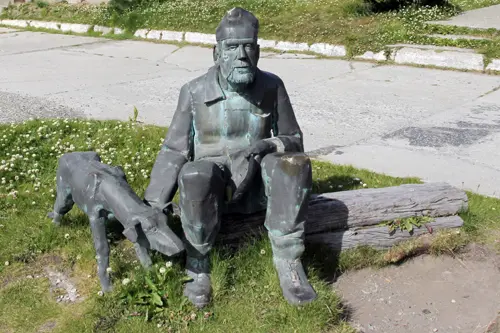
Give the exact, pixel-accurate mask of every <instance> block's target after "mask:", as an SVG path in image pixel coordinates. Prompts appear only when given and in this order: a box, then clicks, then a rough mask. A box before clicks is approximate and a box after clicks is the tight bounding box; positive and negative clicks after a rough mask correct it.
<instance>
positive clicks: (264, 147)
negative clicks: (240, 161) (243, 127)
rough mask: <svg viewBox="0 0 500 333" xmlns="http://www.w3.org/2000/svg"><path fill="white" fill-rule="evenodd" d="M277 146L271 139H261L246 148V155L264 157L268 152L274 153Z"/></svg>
mask: <svg viewBox="0 0 500 333" xmlns="http://www.w3.org/2000/svg"><path fill="white" fill-rule="evenodd" d="M275 150H276V147H275V146H274V145H273V144H272V143H271V142H269V141H266V140H259V141H257V142H255V143H254V144H252V145H251V146H250V147H248V148H247V149H246V150H245V157H246V158H250V157H253V156H260V158H263V157H264V156H266V155H267V154H270V153H274V151H275Z"/></svg>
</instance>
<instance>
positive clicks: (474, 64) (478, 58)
mask: <svg viewBox="0 0 500 333" xmlns="http://www.w3.org/2000/svg"><path fill="white" fill-rule="evenodd" d="M394 61H395V62H396V63H398V64H416V65H427V66H436V67H448V68H455V69H467V70H479V71H482V70H483V66H484V65H483V56H482V55H480V54H477V53H475V52H473V51H472V52H466V51H465V50H464V51H451V50H443V51H442V50H439V49H419V48H410V47H403V48H402V49H400V50H398V51H396V55H395V57H394Z"/></svg>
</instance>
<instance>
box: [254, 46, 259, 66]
mask: <svg viewBox="0 0 500 333" xmlns="http://www.w3.org/2000/svg"><path fill="white" fill-rule="evenodd" d="M255 57H256V59H257V62H259V59H260V45H259V44H257V48H256V49H255Z"/></svg>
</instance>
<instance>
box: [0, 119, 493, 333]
mask: <svg viewBox="0 0 500 333" xmlns="http://www.w3.org/2000/svg"><path fill="white" fill-rule="evenodd" d="M166 132H167V129H166V128H164V127H157V126H148V125H143V124H139V123H137V122H135V121H134V120H133V117H132V119H131V121H129V122H119V121H87V120H67V119H54V120H52V119H50V120H49V119H47V120H30V121H26V122H23V123H16V124H2V125H0V248H1V249H2V251H0V263H1V265H0V323H1V324H0V330H5V331H7V332H9V330H13V331H19V332H36V331H37V330H41V328H43V327H50V328H51V329H52V332H75V333H78V332H129V331H134V332H157V331H158V326H160V327H162V328H163V329H165V331H167V332H168V328H170V329H171V331H173V332H184V331H189V332H201V331H205V332H206V331H209V332H227V331H231V332H233V331H234V332H290V331H292V332H293V331H297V332H307V331H311V332H320V331H321V332H324V331H328V332H343V333H347V332H353V331H352V329H351V328H350V327H349V326H348V325H347V324H345V323H344V322H343V321H342V318H343V313H342V305H341V300H340V299H339V297H338V296H337V295H336V294H335V293H334V292H333V291H332V289H331V288H330V286H329V284H328V281H329V280H331V279H332V277H333V276H335V274H338V273H339V272H343V271H346V270H352V269H360V268H363V267H367V266H383V265H387V264H388V263H389V261H388V260H387V259H386V258H385V255H386V253H387V251H376V250H373V249H371V248H368V247H360V248H358V249H353V250H349V251H345V252H343V253H342V254H341V255H340V256H339V255H338V254H333V253H331V251H328V250H325V249H323V250H322V249H313V248H310V249H307V253H306V255H305V257H304V262H305V263H306V266H307V267H308V271H309V272H308V275H309V276H310V279H311V282H312V284H313V286H314V287H315V289H316V290H317V291H318V294H319V299H318V300H317V301H316V302H314V303H312V304H310V305H308V306H304V307H299V308H297V307H293V306H289V305H288V304H287V303H286V301H284V299H283V297H282V295H281V290H280V287H279V282H278V278H277V276H276V272H275V270H274V267H273V265H272V256H271V248H270V244H269V241H268V240H267V238H263V239H260V240H248V241H247V242H245V243H244V245H243V247H242V248H240V249H238V250H234V249H230V248H226V247H221V246H219V247H217V248H216V249H215V251H214V254H213V256H212V258H211V260H212V266H213V277H212V281H213V287H214V302H213V303H212V305H210V306H209V307H207V308H205V309H203V310H197V309H194V308H193V307H192V306H191V305H190V303H188V302H186V299H185V298H184V297H183V296H182V282H183V279H184V274H183V269H182V267H183V263H182V260H181V259H176V258H165V257H163V256H160V255H158V254H155V255H154V256H153V262H154V264H155V267H154V268H153V269H152V270H151V271H144V270H143V269H142V268H141V267H140V264H139V263H138V260H137V258H136V257H135V253H134V251H133V248H132V246H131V243H130V242H128V241H126V240H124V238H123V237H122V236H121V235H119V234H115V233H114V231H113V230H110V232H109V235H108V238H109V239H110V244H111V259H110V262H111V267H112V270H113V273H112V276H113V281H114V286H115V288H114V291H113V292H112V293H110V294H107V295H104V296H99V295H98V291H99V290H100V285H99V281H98V278H97V276H96V263H95V250H94V248H93V244H92V237H91V233H90V227H89V225H88V220H87V217H86V216H85V215H84V214H83V213H82V212H81V211H80V210H79V209H78V208H76V207H75V208H74V209H73V210H72V211H71V212H70V213H69V214H68V215H67V216H66V217H65V219H64V221H63V224H62V225H61V226H60V227H55V226H54V225H53V224H52V223H51V221H50V219H48V218H47V217H46V214H47V212H49V211H50V210H51V209H52V205H53V202H54V190H55V179H54V178H55V172H56V167H57V159H58V157H59V156H60V155H61V154H64V153H66V152H70V151H82V150H84V151H85V150H93V151H96V152H98V153H99V154H100V156H101V158H102V160H103V162H105V163H110V164H113V165H121V166H122V167H123V168H124V170H125V172H126V175H127V179H128V181H129V183H130V184H131V186H132V187H133V189H134V190H135V191H136V192H137V193H138V195H139V196H142V195H143V193H144V190H145V187H146V186H147V184H148V176H149V174H150V171H151V168H152V166H153V163H154V160H155V158H156V155H157V152H158V150H159V146H160V145H161V143H162V141H163V139H164V137H165V134H166ZM313 180H314V185H313V190H314V192H315V193H322V192H334V191H343V190H350V189H362V188H375V187H386V186H395V185H400V184H408V183H419V182H420V181H419V180H418V179H417V178H395V177H389V176H386V175H381V174H376V173H373V172H369V171H367V170H359V169H355V168H353V167H349V166H339V165H332V164H329V163H326V162H320V161H313ZM468 194H469V198H470V210H469V211H467V212H464V213H463V214H462V216H463V218H464V220H465V225H464V227H463V228H462V230H461V231H460V233H457V232H455V231H453V232H450V233H449V234H445V233H443V235H440V236H439V237H438V238H437V240H436V242H435V244H434V243H433V247H432V248H431V250H432V252H433V253H436V254H439V253H449V250H450V249H451V250H452V251H456V250H457V249H459V248H461V247H463V246H464V245H465V244H467V243H469V242H472V241H474V242H482V243H484V244H486V245H492V246H497V248H498V241H499V239H500V231H499V230H500V200H497V199H493V198H486V197H483V196H480V195H476V194H472V193H468ZM414 227H417V226H414ZM403 246H406V247H405V248H403ZM401 247H402V249H404V251H406V252H405V253H412V252H411V251H412V249H414V247H411V246H409V245H401ZM498 250H500V248H498ZM47 267H52V269H53V270H58V271H63V272H66V273H65V274H67V276H68V278H69V279H71V280H72V281H73V283H74V285H75V286H76V288H77V290H78V292H79V294H80V295H81V296H82V297H84V300H83V301H81V302H78V303H74V304H69V305H68V304H62V303H57V302H56V300H55V294H54V292H53V291H51V288H50V286H49V281H48V280H47V278H45V277H44V271H45V269H46V268H47ZM35 274H37V275H40V277H39V278H33V279H30V278H28V277H27V276H28V275H33V276H34V275H35Z"/></svg>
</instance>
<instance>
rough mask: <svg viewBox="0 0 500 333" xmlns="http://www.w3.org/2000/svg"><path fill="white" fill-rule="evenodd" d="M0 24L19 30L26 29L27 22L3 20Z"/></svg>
mask: <svg viewBox="0 0 500 333" xmlns="http://www.w3.org/2000/svg"><path fill="white" fill-rule="evenodd" d="M2 24H4V25H10V26H13V27H20V28H26V27H28V21H25V20H3V21H2Z"/></svg>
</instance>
